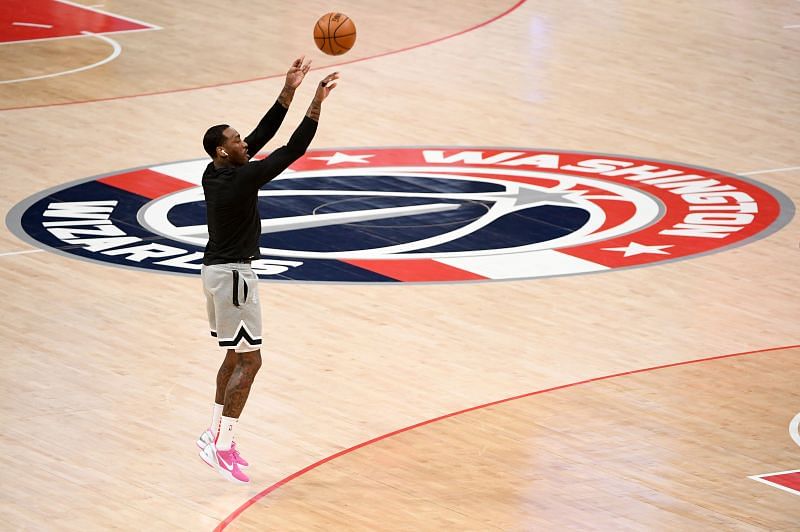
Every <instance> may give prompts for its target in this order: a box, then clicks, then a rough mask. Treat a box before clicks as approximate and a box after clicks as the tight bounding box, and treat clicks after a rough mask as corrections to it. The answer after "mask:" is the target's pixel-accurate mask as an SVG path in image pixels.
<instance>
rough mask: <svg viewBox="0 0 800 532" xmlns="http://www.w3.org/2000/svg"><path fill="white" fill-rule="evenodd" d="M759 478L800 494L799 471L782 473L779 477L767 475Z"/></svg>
mask: <svg viewBox="0 0 800 532" xmlns="http://www.w3.org/2000/svg"><path fill="white" fill-rule="evenodd" d="M761 478H763V479H764V480H768V481H770V482H772V483H773V484H778V485H780V486H783V487H784V488H789V489H793V490H795V491H797V492H800V471H795V472H793V473H782V474H779V475H769V476H765V477H761Z"/></svg>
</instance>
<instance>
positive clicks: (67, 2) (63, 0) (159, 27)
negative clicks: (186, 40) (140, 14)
mask: <svg viewBox="0 0 800 532" xmlns="http://www.w3.org/2000/svg"><path fill="white" fill-rule="evenodd" d="M56 2H61V3H62V4H67V5H68V6H73V7H77V8H80V9H86V10H88V11H94V12H95V13H100V14H102V15H106V16H109V17H113V18H117V19H120V20H127V21H128V22H133V23H134V24H139V25H140V26H147V27H148V28H152V29H154V30H160V29H161V26H156V25H155V24H149V23H147V22H142V21H141V20H136V19H135V18H130V17H124V16H122V15H117V14H115V13H109V12H108V11H103V10H102V9H97V7H95V6H85V5H83V4H77V3H75V2H70V0H56ZM100 5H101V6H102V5H103V4H100Z"/></svg>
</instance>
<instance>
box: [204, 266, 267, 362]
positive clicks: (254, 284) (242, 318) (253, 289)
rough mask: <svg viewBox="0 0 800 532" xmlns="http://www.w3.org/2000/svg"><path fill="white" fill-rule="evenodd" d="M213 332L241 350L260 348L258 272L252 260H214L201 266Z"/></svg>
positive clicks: (222, 342) (223, 344)
mask: <svg viewBox="0 0 800 532" xmlns="http://www.w3.org/2000/svg"><path fill="white" fill-rule="evenodd" d="M200 277H201V278H202V279H203V292H205V294H206V310H207V311H208V326H209V327H210V328H211V336H214V337H216V338H217V341H218V342H219V346H220V347H222V348H223V349H234V350H236V352H238V353H245V352H247V351H255V350H256V349H260V348H261V305H260V303H259V302H258V276H257V275H256V274H255V273H253V270H252V268H250V265H249V264H239V263H230V264H215V265H213V266H205V265H204V266H203V267H202V269H201V270H200Z"/></svg>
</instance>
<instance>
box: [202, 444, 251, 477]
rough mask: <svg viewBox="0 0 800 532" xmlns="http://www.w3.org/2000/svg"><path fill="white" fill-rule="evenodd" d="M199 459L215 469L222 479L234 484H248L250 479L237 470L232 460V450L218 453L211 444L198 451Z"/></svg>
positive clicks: (237, 466)
mask: <svg viewBox="0 0 800 532" xmlns="http://www.w3.org/2000/svg"><path fill="white" fill-rule="evenodd" d="M200 458H202V459H203V461H204V462H205V463H207V464H208V465H210V466H211V467H213V468H214V469H216V470H217V472H218V473H219V474H220V475H222V478H224V479H226V480H230V481H231V482H234V483H236V484H247V483H249V482H250V478H248V476H247V475H245V474H244V473H242V470H241V469H239V464H237V463H236V460H235V459H234V452H233V449H229V450H227V451H220V450H218V449H217V447H216V445H214V443H213V442H212V443H209V444H208V445H206V446H205V447H204V448H203V450H202V451H200Z"/></svg>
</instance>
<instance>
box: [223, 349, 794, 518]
mask: <svg viewBox="0 0 800 532" xmlns="http://www.w3.org/2000/svg"><path fill="white" fill-rule="evenodd" d="M798 347H800V344H796V345H786V346H781V347H768V348H764V349H758V350H754V351H745V352H742V353H731V354H727V355H716V356H712V357H705V358H698V359H695V360H685V361H683V362H673V363H671V364H662V365H660V366H652V367H649V368H641V369H635V370H631V371H623V372H620V373H613V374H611V375H603V376H600V377H593V378H591V379H585V380H582V381H577V382H571V383H568V384H561V385H559V386H553V387H550V388H545V389H542V390H536V391H534V392H529V393H525V394H522V395H515V396H514V397H508V398H506V399H500V400H497V401H492V402H490V403H485V404H482V405H478V406H473V407H470V408H465V409H463V410H459V411H457V412H452V413H450V414H445V415H443V416H439V417H435V418H433V419H429V420H427V421H422V422H420V423H416V424H414V425H410V426H408V427H405V428H402V429H398V430H395V431H392V432H389V433H387V434H384V435H382V436H378V437H376V438H372V439H371V440H367V441H365V442H362V443H359V444H357V445H354V446H352V447H348V448H347V449H343V450H341V451H339V452H338V453H335V454H332V455H330V456H328V457H326V458H323V459H321V460H318V461H316V462H314V463H313V464H311V465H309V466H306V467H304V468H303V469H301V470H299V471H297V472H295V473H292V474H291V475H289V476H288V477H285V478H283V479H281V480H279V481H278V482H276V483H274V484H272V485H271V486H269V487H268V488H266V489H264V490H262V491H261V492H259V493H258V494H256V495H255V496H253V497H252V498H250V500H248V501H247V502H245V503H244V504H243V505H241V506H240V507H239V508H237V509H236V510H234V511H233V513H231V514H230V515H229V516H228V517H226V518H225V519H224V520H223V521H222V522H221V523H220V524H219V525H217V527H216V528H215V529H214V532H221V531H222V530H225V528H226V527H227V526H228V525H230V524H231V523H232V522H233V521H234V520H236V518H237V517H239V516H240V515H241V514H242V513H243V512H244V511H245V510H247V509H248V508H249V507H250V506H252V505H254V504H255V503H257V502H258V501H260V500H261V499H263V498H264V497H266V496H267V495H269V494H270V493H272V492H273V491H275V490H277V489H278V488H280V487H281V486H283V485H284V484H287V483H289V482H290V481H292V480H294V479H296V478H298V477H300V476H302V475H304V474H306V473H308V472H309V471H312V470H313V469H316V468H317V467H319V466H321V465H323V464H326V463H328V462H331V461H333V460H335V459H336V458H339V457H341V456H344V455H346V454H350V453H352V452H354V451H357V450H358V449H361V448H362V447H366V446H367V445H371V444H373V443H377V442H379V441H382V440H386V439H388V438H391V437H393V436H396V435H398V434H402V433H404V432H408V431H411V430H414V429H416V428H419V427H423V426H426V425H430V424H432V423H436V422H437V421H442V420H445V419H449V418H451V417H455V416H459V415H461V414H466V413H468V412H474V411H475V410H481V409H484V408H488V407H491V406H496V405H499V404H503V403H508V402H511V401H515V400H517V399H524V398H526V397H532V396H534V395H541V394H545V393H549V392H555V391H558V390H564V389H567V388H573V387H575V386H580V385H582V384H590V383H593V382H600V381H605V380H610V379H615V378H618V377H626V376H629V375H637V374H639V373H646V372H649V371H656V370H660V369H668V368H675V367H679V366H688V365H691V364H699V363H701V362H712V361H715V360H724V359H728V358H735V357H741V356H745V355H756V354H761V353H769V352H772V351H782V350H785V349H795V348H798ZM796 419H798V421H800V414H798V415H797V416H796Z"/></svg>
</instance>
